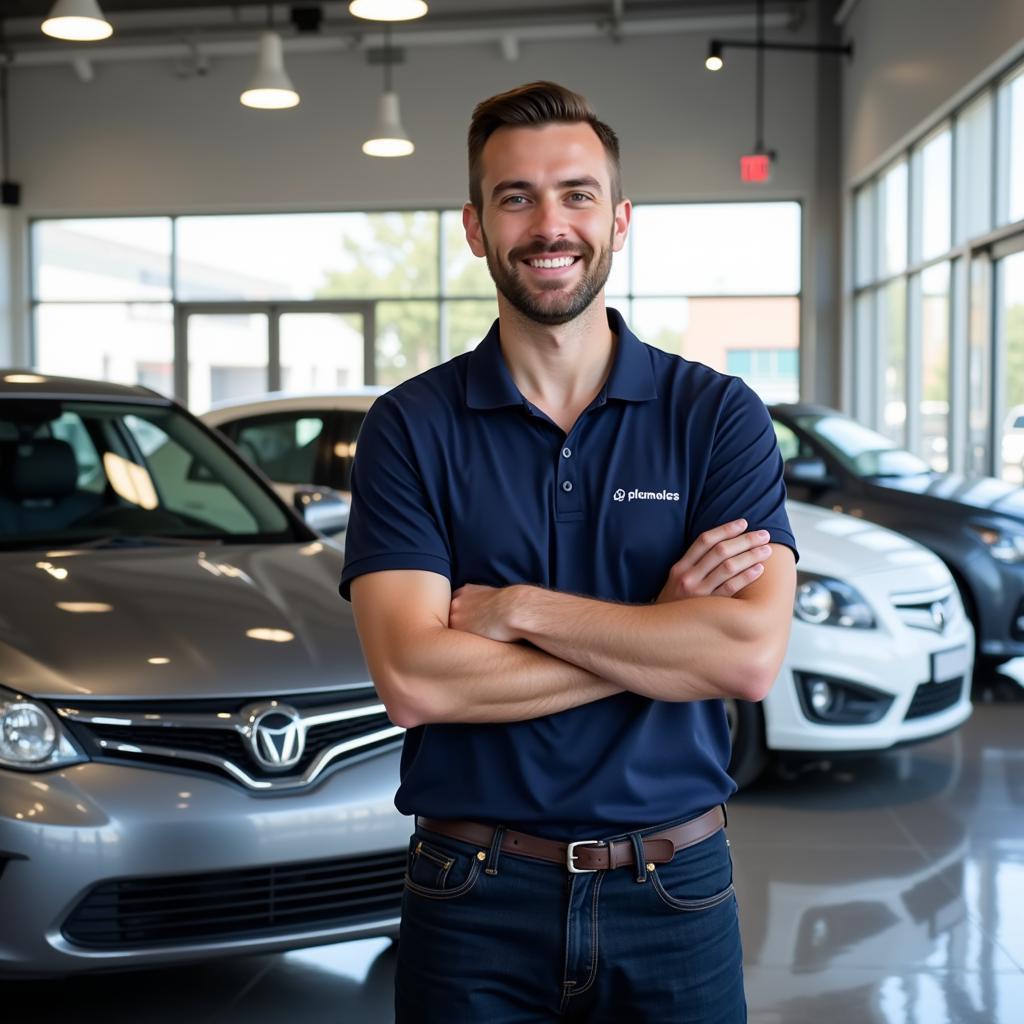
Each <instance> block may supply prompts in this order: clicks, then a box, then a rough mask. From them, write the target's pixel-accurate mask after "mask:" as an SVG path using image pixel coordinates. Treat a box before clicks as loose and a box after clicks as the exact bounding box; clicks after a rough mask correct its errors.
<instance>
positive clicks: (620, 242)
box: [612, 199, 633, 252]
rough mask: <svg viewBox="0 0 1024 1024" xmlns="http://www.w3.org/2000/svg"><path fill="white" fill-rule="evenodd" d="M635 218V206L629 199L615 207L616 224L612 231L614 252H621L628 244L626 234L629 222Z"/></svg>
mask: <svg viewBox="0 0 1024 1024" xmlns="http://www.w3.org/2000/svg"><path fill="white" fill-rule="evenodd" d="M632 216H633V204H632V203H631V202H630V201H629V200H628V199H623V200H621V201H620V202H619V204H618V206H616V207H615V223H614V230H613V231H612V252H620V251H621V249H622V247H623V246H624V245H625V244H626V232H627V231H628V230H629V220H630V218H631V217H632Z"/></svg>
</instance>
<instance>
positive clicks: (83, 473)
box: [50, 412, 107, 494]
mask: <svg viewBox="0 0 1024 1024" xmlns="http://www.w3.org/2000/svg"><path fill="white" fill-rule="evenodd" d="M50 431H51V433H52V436H53V437H56V438H59V439H60V440H61V441H67V443H68V444H70V445H71V448H72V450H73V451H74V453H75V461H76V462H77V463H78V489H79V490H81V491H90V492H92V493H94V494H101V493H102V492H103V489H104V487H106V486H107V480H106V477H105V476H104V473H103V467H102V466H101V465H100V456H99V453H98V452H97V451H96V445H95V444H93V441H92V438H91V437H90V436H89V431H88V430H86V429H85V424H84V423H83V422H82V417H81V416H79V415H78V413H75V412H65V413H62V414H61V417H60V419H57V420H55V421H54V422H53V423H51V424H50Z"/></svg>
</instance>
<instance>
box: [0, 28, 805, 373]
mask: <svg viewBox="0 0 1024 1024" xmlns="http://www.w3.org/2000/svg"><path fill="white" fill-rule="evenodd" d="M812 31H813V26H812V25H808V26H807V27H805V29H804V30H803V32H802V34H798V35H796V36H793V35H792V34H790V33H784V32H783V30H779V29H776V30H773V31H772V32H771V33H769V37H770V38H771V37H775V38H783V37H785V38H787V39H793V38H796V39H800V40H802V41H810V39H811V35H810V33H811V32H812ZM734 34H739V35H743V36H747V35H752V33H734ZM708 35H709V34H703V33H701V34H694V35H683V34H679V35H675V36H646V37H631V38H627V39H626V40H625V41H623V42H621V43H614V42H612V41H610V40H600V41H575V42H573V41H570V42H564V41H561V42H552V43H543V44H541V43H524V44H522V45H521V56H520V59H519V60H518V61H517V62H514V63H509V62H506V61H505V60H504V59H503V58H502V56H501V55H500V53H499V52H498V48H497V47H496V46H495V47H484V46H478V47H469V46H451V47H444V48H441V47H419V48H409V49H408V50H407V62H406V63H405V64H404V65H402V66H400V67H399V68H397V69H396V72H395V85H396V88H397V89H398V91H399V93H400V95H401V100H402V117H403V121H404V123H405V126H406V129H407V130H408V131H409V133H410V135H411V136H412V137H413V139H414V140H415V142H416V146H417V150H416V154H415V155H414V156H413V157H411V158H409V159H405V160H395V161H386V160H375V159H372V158H368V157H365V156H363V155H362V153H361V152H360V148H359V147H360V144H361V142H362V140H363V138H364V137H365V133H366V132H367V130H368V128H369V126H370V124H371V121H372V118H373V112H374V102H375V99H376V95H377V93H378V91H379V89H380V86H381V79H382V73H381V69H380V68H379V67H370V66H368V65H367V64H366V63H365V60H364V58H363V57H362V56H360V55H357V54H337V55H331V56H328V55H295V56H291V55H289V56H288V57H287V65H288V69H289V72H290V74H291V76H292V78H293V80H294V81H295V84H296V87H297V88H298V89H299V90H300V92H301V94H302V103H301V105H300V106H299V107H298V108H297V109H295V110H292V111H281V112H263V111H252V110H248V109H246V108H243V107H242V106H241V105H240V104H239V102H238V95H239V92H240V91H241V89H242V88H243V86H244V85H245V84H246V82H247V79H248V77H249V76H250V75H251V73H252V69H253V60H252V59H244V60H243V59H236V58H231V59H227V58H224V59H219V60H218V59H214V61H213V63H212V68H211V72H210V74H209V75H208V76H207V77H205V78H192V79H188V80H181V79H179V78H177V77H176V76H175V75H174V71H173V67H172V62H171V61H156V62H153V63H141V62H136V63H114V62H109V63H108V62H96V64H95V65H94V67H95V71H96V77H95V79H94V81H92V82H91V83H82V82H80V81H79V80H78V79H77V77H76V76H75V75H74V73H73V72H72V70H71V68H70V67H46V68H26V67H22V68H18V67H17V65H15V70H14V71H13V72H12V75H11V81H12V88H11V108H12V109H11V114H12V173H13V175H14V177H15V178H16V179H17V180H19V181H20V182H21V183H22V186H23V206H22V209H21V211H19V213H18V214H17V218H16V225H15V226H16V228H17V230H19V231H23V229H24V225H25V224H26V223H27V220H28V219H29V218H31V217H34V216H53V215H61V214H66V215H76V214H94V213H95V214H99V213H149V212H153V213H157V212H159V213H168V212H171V213H173V212H203V211H235V210H237V211H243V210H244V211H260V210H314V209H345V208H374V207H377V208H387V207H395V206H431V205H460V204H461V203H462V202H463V201H464V199H465V196H466V170H465V132H466V128H467V125H468V121H469V117H470V113H471V111H472V108H473V105H474V104H475V102H477V101H478V100H479V99H481V98H483V97H486V96H489V95H491V94H493V93H495V92H498V91H500V90H503V89H506V88H509V87H511V86H514V85H517V84H520V83H522V82H526V81H530V80H532V79H537V78H554V79H555V80H557V81H561V82H564V83H565V84H567V85H569V86H571V87H573V88H575V89H578V90H579V91H581V92H583V93H584V94H586V95H587V97H588V98H589V99H590V101H591V103H592V105H593V107H594V108H595V109H596V111H597V112H598V114H599V116H601V117H602V118H604V119H605V120H606V121H608V122H609V123H610V124H611V125H612V126H613V127H614V128H615V129H616V130H617V131H618V133H619V135H620V137H621V140H622V146H623V169H624V182H625V187H626V191H627V194H629V195H630V196H631V197H632V198H633V199H634V200H648V201H651V200H683V199H688V200H693V199H697V200H699V199H745V198H765V197H772V198H775V197H780V198H781V197H784V198H791V199H800V200H804V201H805V202H807V203H812V202H813V193H814V190H815V176H816V160H817V153H816V142H815V120H816V117H817V116H818V110H817V106H816V81H817V62H816V61H815V59H814V58H813V57H805V56H804V55H793V54H790V55H769V57H768V59H767V65H766V67H767V94H766V95H767V102H766V142H767V143H768V144H769V145H771V146H772V147H773V148H775V149H776V150H777V151H778V153H779V160H778V164H777V167H776V171H775V174H774V178H773V180H772V181H771V182H770V183H768V184H766V185H763V186H749V185H746V186H745V185H742V184H741V182H740V180H739V164H738V158H739V156H740V154H742V153H744V152H749V151H750V150H751V149H752V147H753V144H754V56H753V53H752V52H751V51H734V52H731V53H729V52H727V57H728V65H727V68H726V70H724V71H722V72H719V73H717V74H712V73H710V72H708V71H706V70H705V69H704V66H703V61H704V56H705V55H706V52H707V49H706V48H707V39H708ZM808 273H809V271H808ZM807 284H808V280H806V279H805V290H806V287H807ZM26 323H27V316H26V315H25V310H24V309H23V308H22V309H21V310H20V312H19V313H16V315H15V316H14V317H13V322H12V331H11V334H10V336H9V341H8V345H7V352H6V356H7V360H8V361H11V360H13V361H18V360H21V361H24V360H25V358H26V357H27V330H26V326H25V325H26ZM814 326H815V318H814V316H813V314H812V313H811V312H809V313H808V316H807V317H805V322H804V338H803V340H804V344H805V346H813V343H814V338H813V333H814ZM3 348H4V346H3V343H2V340H0V358H3V357H4V355H5V353H4V351H3Z"/></svg>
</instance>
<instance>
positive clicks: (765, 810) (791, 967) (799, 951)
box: [0, 660, 1024, 1024]
mask: <svg viewBox="0 0 1024 1024" xmlns="http://www.w3.org/2000/svg"><path fill="white" fill-rule="evenodd" d="M975 701H976V705H975V712H974V715H973V716H972V718H971V719H970V721H968V722H967V723H966V724H965V726H964V727H963V728H962V729H960V730H959V731H958V732H955V733H953V734H951V735H949V736H945V737H942V738H941V739H939V740H936V741H934V742H932V743H928V744H924V745H921V746H916V747H909V748H906V749H904V750H900V751H897V752H892V753H889V754H886V755H883V756H874V757H864V758H856V759H849V760H841V761H835V762H832V763H827V762H822V761H818V762H803V763H800V764H794V763H788V764H785V765H782V766H781V767H780V769H779V770H777V771H775V772H773V773H771V774H769V775H768V776H766V777H765V778H764V779H763V780H762V781H761V782H759V783H758V784H757V785H756V786H754V787H752V788H751V789H749V790H747V791H745V792H744V793H742V794H740V795H739V796H738V797H737V798H736V799H735V800H734V801H733V803H732V804H731V805H730V824H729V835H730V841H731V843H732V850H733V857H734V862H735V875H736V888H737V892H738V893H739V897H740V906H741V915H742V924H743V939H744V949H745V954H746V967H745V970H746V979H747V993H748V999H749V1003H750V1022H751V1024H947V1022H949V1024H1019V1022H1020V1021H1022V1020H1024V1011H1022V1009H1021V1007H1024V744H1022V742H1021V741H1022V738H1024V660H1020V661H1018V662H1012V663H1009V664H1008V665H1006V666H1003V668H1002V669H1001V670H1000V671H999V672H990V673H988V674H987V675H986V676H984V677H983V678H981V679H979V680H978V683H977V686H976V692H975ZM394 954H395V947H394V945H393V944H391V943H389V942H388V941H387V940H369V941H365V942H352V943H345V944H339V945H334V946H324V947H320V948H316V949H309V950H300V951H296V952H292V953H287V954H283V955H278V956H260V957H251V958H239V959H233V960H229V961H218V962H212V963H207V964H199V965H192V966H189V967H184V968H177V969H168V970H162V971H145V972H137V973H131V974H117V975H113V974H111V975H101V976H95V977H90V978H76V979H67V980H62V981H61V982H60V983H59V984H54V983H53V982H52V981H47V982H17V983H14V982H10V983H5V984H4V985H3V992H2V996H0V998H2V999H3V1004H2V1005H3V1006H4V1010H3V1011H0V1013H2V1014H3V1017H2V1019H3V1020H5V1021H6V1020H8V1019H10V1020H12V1021H13V1020H18V1021H21V1020H24V1021H26V1022H27V1021H33V1022H36V1021H49V1020H53V1021H57V1020H60V1021H69V1020H70V1021H74V1022H75V1024H79V1022H81V1024H91V1022H99V1021H103V1022H104V1024H121V1022H128V1021H132V1022H137V1021H139V1020H143V1021H145V1022H146V1024H163V1022H168V1024H170V1022H174V1024H180V1022H181V1021H182V1020H186V1021H188V1022H189V1024H205V1022H211V1024H240V1022H244V1024H262V1022H266V1024H281V1022H282V1021H287V1022H288V1024H303V1022H321V1021H322V1022H327V1021H354V1022H359V1024H377V1022H386V1021H391V1020H392V1019H393V1015H392V1010H391V1000H392V994H391V993H392V984H393V979H394V963H395V955H394ZM14 1005H18V1006H24V1007H33V1009H32V1010H31V1012H28V1011H26V1012H25V1013H24V1016H22V1017H17V1015H15V1016H14V1017H9V1016H8V1015H7V1012H6V1011H7V1009H8V1008H10V1007H11V1006H14ZM141 1007H145V1010H144V1011H142V1010H141V1009H140V1008H141Z"/></svg>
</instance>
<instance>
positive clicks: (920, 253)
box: [911, 128, 953, 263]
mask: <svg viewBox="0 0 1024 1024" xmlns="http://www.w3.org/2000/svg"><path fill="white" fill-rule="evenodd" d="M952 141H953V140H952V134H951V132H950V131H949V129H948V128H947V129H945V130H944V131H941V132H940V133H939V134H938V135H935V136H933V137H932V138H931V139H929V140H928V141H927V142H925V143H924V145H922V146H921V147H920V148H919V149H918V150H917V151H916V152H915V153H914V156H913V158H912V163H913V166H914V185H915V187H914V190H913V193H914V220H913V225H914V232H913V238H912V243H911V248H912V254H911V259H912V262H914V263H917V262H919V261H921V260H929V259H932V258H933V257H935V256H941V255H942V253H944V252H946V251H947V250H948V249H949V242H950V235H951V228H952V225H951V212H952V194H951V192H952V185H953V179H952V163H951V161H952V155H953V145H952Z"/></svg>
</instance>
